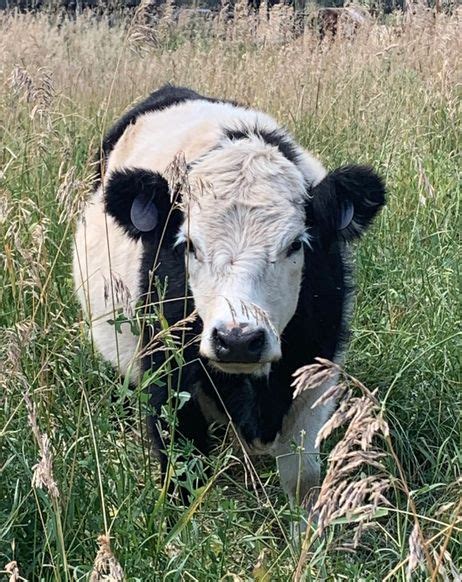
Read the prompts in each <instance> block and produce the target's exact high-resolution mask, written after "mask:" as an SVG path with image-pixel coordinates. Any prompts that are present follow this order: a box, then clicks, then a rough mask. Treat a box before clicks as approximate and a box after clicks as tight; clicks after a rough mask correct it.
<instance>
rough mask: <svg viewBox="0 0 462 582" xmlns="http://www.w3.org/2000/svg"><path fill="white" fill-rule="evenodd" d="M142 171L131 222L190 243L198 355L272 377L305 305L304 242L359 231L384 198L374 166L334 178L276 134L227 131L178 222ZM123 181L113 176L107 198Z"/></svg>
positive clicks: (159, 183)
mask: <svg viewBox="0 0 462 582" xmlns="http://www.w3.org/2000/svg"><path fill="white" fill-rule="evenodd" d="M302 168H303V171H302ZM134 172H140V171H139V170H134ZM142 172H143V176H144V178H143V180H140V179H139V178H138V184H137V186H134V184H133V183H132V185H131V186H130V187H128V188H125V189H124V192H123V193H122V194H121V195H119V198H120V199H123V200H124V201H125V202H126V206H125V210H124V212H123V216H124V221H125V224H124V226H125V227H126V228H127V229H128V231H129V232H130V233H131V234H132V235H133V236H143V233H144V235H145V236H151V235H152V232H153V231H155V232H157V233H158V234H159V233H164V234H165V233H169V236H168V237H167V239H166V241H164V243H163V244H173V245H176V246H177V247H178V248H182V247H184V260H185V266H186V273H187V277H188V283H189V287H190V289H191V292H192V295H193V297H194V302H195V306H196V308H197V311H198V313H199V316H200V317H201V319H202V322H203V332H202V337H201V342H200V353H201V355H202V356H204V357H206V358H208V360H209V361H210V363H211V364H212V365H213V366H214V367H216V368H218V369H219V370H221V371H224V372H227V373H256V374H259V373H264V372H265V371H266V370H267V369H268V365H269V364H270V363H271V362H273V361H276V360H278V359H279V358H280V357H281V346H280V336H281V333H282V332H283V330H284V328H285V327H286V325H287V324H288V322H289V321H290V320H291V318H292V317H293V315H294V314H295V311H296V308H297V303H298V296H299V291H300V284H301V280H302V275H303V267H304V251H303V247H304V246H305V245H308V246H310V244H320V245H325V246H327V247H329V246H330V245H331V244H332V243H333V242H334V241H335V240H344V241H349V240H352V239H354V238H356V237H359V236H360V235H361V234H362V233H363V232H364V230H365V229H366V228H367V227H368V226H369V224H370V223H371V221H372V220H373V218H374V216H375V215H376V213H377V212H378V211H379V210H380V208H381V207H382V206H383V204H384V186H383V183H382V181H381V179H380V178H379V177H378V176H377V175H376V174H375V173H374V172H373V171H372V170H371V169H369V168H366V167H361V166H348V167H344V168H341V169H338V170H335V171H334V172H331V173H328V174H326V172H325V170H324V169H323V168H322V166H320V165H319V163H318V162H316V161H315V160H314V159H312V158H311V157H310V156H307V155H306V156H305V155H303V154H302V153H301V150H298V149H297V148H296V146H294V145H293V144H291V142H290V141H289V140H288V138H286V137H282V136H279V137H278V136H277V135H276V134H274V133H271V134H269V133H268V134H262V133H261V132H257V133H251V132H247V133H243V132H229V133H228V134H227V136H226V137H225V138H224V139H223V142H222V143H221V144H220V145H219V146H218V147H216V148H214V149H213V150H211V151H210V152H208V153H207V154H206V155H204V156H202V157H201V158H200V159H199V160H196V161H193V162H192V163H191V164H190V166H189V171H188V179H189V188H190V191H191V193H190V195H189V196H187V199H183V217H182V220H181V221H180V223H178V222H177V221H174V223H171V222H168V223H167V221H168V220H170V221H171V217H172V213H171V212H170V208H169V203H168V200H169V196H168V188H167V182H166V181H165V179H164V178H162V177H161V176H160V175H159V174H157V173H150V172H146V171H142ZM310 172H311V174H312V177H311V179H310V178H308V179H307V175H308V176H309V175H310ZM119 174H120V173H119ZM129 174H130V171H127V172H125V175H126V176H128V175H129ZM118 184H120V176H119V177H117V176H116V175H114V177H113V178H111V179H110V180H109V183H108V185H107V188H106V190H107V195H106V199H107V200H109V199H110V196H108V194H109V195H110V194H111V188H113V189H118V188H119V186H118ZM119 194H120V192H119ZM107 208H108V211H111V209H110V208H109V206H108V204H107ZM116 212H117V211H116ZM112 214H114V212H112ZM128 217H130V218H128ZM117 218H118V220H119V221H120V220H122V214H121V213H120V212H119V215H118V216H117ZM127 222H128V224H127ZM172 229H173V231H172ZM314 238H316V241H315V240H313V239H314ZM305 276H310V277H316V273H308V274H306V275H305Z"/></svg>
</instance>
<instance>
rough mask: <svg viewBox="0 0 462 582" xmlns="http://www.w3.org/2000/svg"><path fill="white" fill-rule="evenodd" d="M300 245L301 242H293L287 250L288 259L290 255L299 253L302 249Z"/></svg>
mask: <svg viewBox="0 0 462 582" xmlns="http://www.w3.org/2000/svg"><path fill="white" fill-rule="evenodd" d="M302 244H303V243H302V241H301V240H294V242H293V243H292V244H291V245H290V247H289V248H288V250H287V256H288V257H290V256H291V255H293V254H294V253H296V252H297V251H299V250H300V249H301V248H302Z"/></svg>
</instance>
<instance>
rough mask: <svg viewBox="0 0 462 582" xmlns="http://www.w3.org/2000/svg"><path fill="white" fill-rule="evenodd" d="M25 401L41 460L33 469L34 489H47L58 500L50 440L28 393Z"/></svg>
mask: <svg viewBox="0 0 462 582" xmlns="http://www.w3.org/2000/svg"><path fill="white" fill-rule="evenodd" d="M24 401H25V403H26V407H27V413H28V419H29V424H30V427H31V429H32V433H33V435H34V437H35V440H36V441H37V444H38V446H39V451H40V460H39V462H38V463H37V464H36V465H34V466H33V467H32V471H33V473H32V487H36V488H40V489H46V490H47V491H48V493H49V495H50V496H51V497H52V498H53V499H58V497H59V490H58V485H57V484H56V481H55V480H54V477H53V456H52V453H51V447H50V440H49V438H48V435H47V434H45V433H41V432H40V429H39V426H38V421H37V414H36V408H35V404H34V403H33V402H32V400H31V399H30V396H29V394H28V392H27V391H26V392H25V393H24Z"/></svg>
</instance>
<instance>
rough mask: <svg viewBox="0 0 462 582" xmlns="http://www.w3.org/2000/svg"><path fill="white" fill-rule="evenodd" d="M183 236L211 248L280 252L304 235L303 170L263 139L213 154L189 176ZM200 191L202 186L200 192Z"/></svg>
mask: <svg viewBox="0 0 462 582" xmlns="http://www.w3.org/2000/svg"><path fill="white" fill-rule="evenodd" d="M189 178H190V186H191V189H192V196H191V199H190V203H189V205H187V209H188V211H189V217H187V218H186V220H185V223H184V225H183V229H182V230H183V234H184V235H187V233H188V235H189V236H190V237H191V238H193V237H194V238H196V240H199V241H202V242H203V244H206V245H208V246H209V247H210V246H213V245H218V244H221V245H223V242H224V241H227V243H228V244H227V245H226V246H229V247H230V248H231V247H233V248H234V249H235V250H238V249H242V250H243V249H244V248H248V247H249V246H250V247H254V248H255V249H263V248H264V249H266V250H267V251H268V252H271V251H273V252H275V251H277V249H278V247H279V246H281V245H284V244H285V242H286V239H287V237H289V238H290V237H292V238H293V237H294V236H297V235H298V234H300V233H301V232H303V229H304V202H305V200H306V182H305V177H304V175H303V174H302V172H301V171H300V169H299V168H298V167H297V165H295V164H294V163H293V162H291V161H290V160H288V159H286V157H285V156H284V155H283V154H282V153H281V152H280V151H279V150H278V148H277V147H275V146H273V145H270V144H267V143H265V142H264V141H263V140H262V139H261V138H260V137H259V136H257V135H251V136H250V137H249V138H245V139H239V140H236V141H231V140H229V139H227V138H225V141H224V143H222V144H221V145H220V146H219V147H217V148H215V149H213V150H212V151H210V152H209V153H207V154H206V155H205V156H203V157H202V158H201V159H199V160H198V161H197V162H196V163H193V164H192V167H191V170H190V173H189ZM198 185H200V186H198Z"/></svg>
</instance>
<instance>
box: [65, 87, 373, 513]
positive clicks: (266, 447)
mask: <svg viewBox="0 0 462 582" xmlns="http://www.w3.org/2000/svg"><path fill="white" fill-rule="evenodd" d="M100 167H101V180H100V182H99V183H98V185H97V187H96V189H95V192H94V194H93V195H92V196H91V198H90V200H89V202H88V204H87V206H86V209H85V211H84V214H83V216H82V219H81V221H80V222H79V224H78V227H77V231H76V235H75V249H74V279H75V286H76V290H77V293H78V296H79V298H80V301H81V304H82V306H83V309H84V312H85V314H86V316H87V318H88V320H89V322H90V327H91V334H92V337H93V341H94V344H95V345H96V347H97V348H98V350H99V351H100V352H101V354H102V356H103V357H104V358H105V359H106V360H107V361H109V362H111V363H112V364H113V365H114V367H116V369H117V370H119V371H120V373H121V374H123V375H124V376H127V375H128V376H129V377H130V380H131V381H132V382H143V383H145V384H146V383H149V386H148V391H149V394H150V403H151V405H152V407H153V411H154V412H153V414H152V416H151V417H150V419H149V426H150V432H151V436H152V439H153V441H154V443H155V448H156V450H157V452H158V454H159V456H160V459H161V467H162V470H163V474H164V476H165V474H166V469H167V464H168V455H167V450H168V447H169V444H168V442H166V440H165V434H166V431H165V430H163V429H164V428H165V419H164V418H163V417H162V414H161V412H162V408H163V406H164V405H165V404H166V403H167V402H168V401H169V402H170V403H171V402H172V401H173V402H174V401H175V398H176V397H177V396H178V394H180V393H182V404H183V405H182V406H178V407H177V425H176V429H175V438H176V439H178V440H179V441H180V440H186V441H189V442H190V443H192V445H194V447H191V446H189V450H191V451H193V450H195V451H196V452H198V453H202V454H204V455H206V454H207V453H208V452H209V449H210V438H209V426H210V424H211V423H213V422H218V423H229V422H231V423H233V425H234V428H235V431H236V434H237V435H238V436H239V439H240V440H241V442H242V443H243V446H244V447H245V448H246V449H247V451H248V452H250V453H251V454H269V455H272V456H273V457H275V458H277V464H278V468H279V472H280V478H281V482H282V486H283V488H284V490H285V491H286V492H287V494H288V495H289V498H290V499H291V501H292V502H293V501H303V499H305V498H306V497H307V496H308V494H309V493H310V491H312V490H313V488H316V486H317V485H318V482H319V474H320V469H319V460H318V451H317V450H316V448H315V439H316V435H317V434H318V431H319V429H320V428H321V426H322V425H323V424H324V422H325V421H326V419H327V418H328V417H329V415H330V413H331V412H332V404H324V405H323V406H318V407H316V408H314V409H312V404H313V403H314V402H315V401H316V400H317V399H318V398H319V397H320V395H322V394H323V392H324V391H325V390H326V389H327V388H329V387H330V385H329V384H328V383H327V384H324V385H321V386H319V387H318V388H316V389H314V390H310V391H306V392H304V393H303V395H302V397H299V398H297V399H295V400H294V399H293V390H294V388H293V387H292V382H293V374H294V372H295V371H296V370H297V369H299V368H300V367H301V366H304V365H307V364H310V363H313V362H314V359H315V358H316V357H322V358H327V359H329V360H333V361H335V362H341V360H342V354H343V353H344V349H345V342H346V340H347V337H348V327H349V321H350V317H351V305H352V299H353V285H352V273H351V266H350V261H349V258H348V254H349V252H348V251H349V248H348V247H349V243H350V242H351V241H353V240H354V239H357V238H359V237H360V236H361V235H362V234H363V233H364V231H365V230H366V229H367V228H368V227H369V225H370V224H371V222H372V221H373V219H374V217H375V216H376V215H377V213H378V212H379V210H380V209H381V208H382V206H383V205H384V203H385V192H384V183H383V181H382V179H381V178H380V177H379V176H378V175H377V174H376V173H375V172H374V171H373V170H372V169H371V168H370V167H367V166H357V165H348V166H344V167H341V168H338V169H335V170H333V171H327V170H326V169H325V168H324V167H323V165H322V164H321V163H320V162H319V161H318V160H317V159H316V158H315V157H313V155H311V154H310V153H308V152H307V151H305V150H304V149H303V148H302V147H300V145H298V144H297V143H296V142H295V141H294V139H293V137H292V136H291V135H290V134H289V133H288V132H287V131H286V130H285V129H283V128H282V127H281V126H280V125H278V123H277V122H276V121H275V120H274V119H272V118H271V117H270V116H268V115H266V114H264V113H262V112H260V111H257V110H255V109H252V108H249V107H244V106H240V105H237V104H235V103H232V102H228V101H223V100H219V99H212V98H209V97H204V96H202V95H199V94H198V93H196V92H194V91H192V90H190V89H186V88H181V87H174V86H170V85H168V86H165V87H163V88H161V89H160V90H158V91H156V92H154V93H152V94H151V95H150V96H149V97H148V98H147V99H146V100H145V101H143V102H141V103H140V104H138V105H136V106H135V107H134V108H133V109H132V110H131V111H129V112H128V113H127V114H125V115H124V116H123V117H122V118H121V119H120V120H119V121H118V122H117V123H116V124H115V125H114V127H113V128H112V129H111V130H110V131H109V132H108V134H107V135H106V137H105V138H104V141H103V144H102V156H101V160H100ZM175 167H176V168H177V170H178V168H179V167H182V168H183V171H182V173H181V176H182V177H181V179H180V178H179V177H178V176H179V173H178V171H174V169H175ZM193 312H196V313H197V317H195V318H194V317H192V314H193ZM185 319H186V321H185ZM114 322H116V324H114ZM134 322H137V325H138V327H137V326H136V325H134ZM178 322H183V323H180V324H178ZM168 326H171V327H172V331H171V332H170V334H169V332H168V331H167V328H168ZM175 330H176V331H175ZM138 331H139V333H138ZM166 338H167V339H166ZM185 393H186V394H187V395H189V399H187V401H186V402H184V400H185V398H184V394H185ZM294 444H295V445H298V446H299V447H300V446H301V451H300V449H299V451H298V452H297V451H295V450H294ZM186 449H187V448H186Z"/></svg>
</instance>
